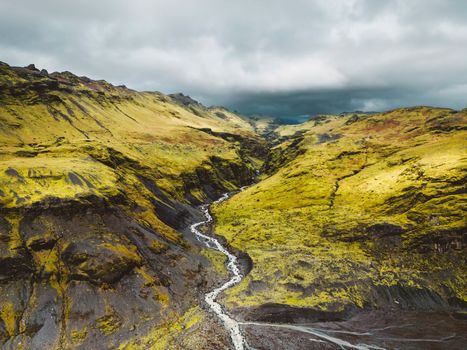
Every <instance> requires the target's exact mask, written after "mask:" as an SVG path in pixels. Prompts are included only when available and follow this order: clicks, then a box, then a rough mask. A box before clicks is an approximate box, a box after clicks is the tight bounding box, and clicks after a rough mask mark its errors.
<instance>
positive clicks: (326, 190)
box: [0, 63, 467, 350]
mask: <svg viewBox="0 0 467 350" xmlns="http://www.w3.org/2000/svg"><path fill="white" fill-rule="evenodd" d="M466 119H467V111H466V110H463V111H454V110H450V109H440V108H429V107H416V108H408V109H398V110H394V111H390V112H386V113H379V114H371V115H369V114H364V113H350V114H345V115H340V116H318V117H315V118H313V119H311V120H310V121H308V122H306V123H304V124H300V125H293V126H290V125H282V126H279V125H276V124H274V122H273V121H272V120H271V119H255V120H248V119H245V118H242V117H241V116H239V115H237V114H235V113H232V112H231V111H229V110H227V109H225V108H222V107H205V106H203V105H202V104H200V103H199V102H197V101H195V100H193V99H192V98H190V97H189V96H185V95H183V94H172V95H164V94H162V93H158V92H138V91H134V90H131V89H128V88H126V87H125V86H113V85H111V84H110V83H108V82H106V81H103V80H92V79H89V78H87V77H78V76H76V75H74V74H72V73H70V72H61V73H58V72H55V73H48V72H47V71H45V70H39V69H37V68H36V67H35V66H34V65H30V66H28V67H24V68H23V67H10V66H9V65H7V64H5V63H0V295H1V296H2V297H1V298H0V345H1V348H2V349H127V350H130V349H229V348H232V346H233V345H232V344H231V341H230V337H229V334H228V332H227V331H226V330H225V328H224V327H223V324H222V322H221V321H220V320H219V319H218V318H217V317H216V314H214V313H212V312H210V308H209V305H208V304H207V303H206V301H205V296H206V295H209V292H210V291H213V290H218V289H219V287H221V286H223V285H224V284H225V282H226V281H228V276H229V273H228V270H227V269H226V266H225V263H226V260H225V259H226V256H227V257H229V259H230V260H231V261H233V260H235V261H236V259H234V255H235V256H236V258H238V261H239V268H240V269H241V272H239V271H237V272H238V277H239V278H238V279H237V280H236V281H238V280H240V275H241V278H242V279H241V282H240V283H239V284H237V285H235V286H234V287H232V288H230V289H225V291H224V290H223V293H222V294H219V295H218V296H217V294H216V297H217V302H219V303H221V304H222V308H223V311H222V312H220V313H219V314H224V313H225V314H226V315H227V313H228V314H229V315H231V316H232V317H233V319H234V320H235V322H234V324H237V322H238V325H239V326H240V330H241V333H242V334H241V339H243V340H244V344H243V345H245V347H246V346H247V344H248V345H249V346H251V347H253V348H255V349H285V348H287V349H303V348H311V349H312V348H316V349H334V348H339V347H340V348H342V347H344V348H347V347H348V348H357V349H372V348H373V349H376V348H378V347H379V348H407V349H409V348H410V349H412V348H413V349H422V348H426V347H423V346H424V345H423V344H425V343H424V342H426V341H428V344H429V348H430V349H431V348H433V349H436V348H440V349H441V348H446V346H448V347H449V348H451V349H456V348H459V349H460V348H462V347H463V346H464V345H465V344H466V340H465V334H466V332H467V328H466V327H467V326H466V321H465V306H466V302H467V295H466V279H465V278H466V270H465V266H466V261H465V259H466V258H465V257H466V254H465V253H466V251H465V244H466V240H465V237H466V236H465V219H464V216H465V215H464V205H465V165H466V162H465V137H466V135H467V133H466V130H465V125H466ZM245 185H252V186H250V187H248V189H246V190H245V191H242V192H241V193H238V194H235V195H233V196H232V197H231V199H229V200H226V201H224V202H222V203H218V204H214V205H213V206H212V215H213V217H214V219H215V221H214V230H212V226H209V225H205V226H206V227H202V228H201V227H200V230H202V233H201V232H198V236H201V235H203V234H206V235H214V234H217V235H218V236H216V237H217V238H216V239H215V240H214V239H213V240H212V241H211V242H218V244H219V247H222V249H220V250H221V252H219V251H216V250H212V249H209V248H208V247H206V246H205V245H204V244H202V242H198V241H197V239H196V235H194V234H193V233H194V232H193V230H191V231H190V225H193V224H194V223H196V222H198V223H202V222H203V220H206V217H205V215H206V212H204V213H203V211H202V210H201V209H200V208H199V206H200V205H201V204H204V203H209V202H212V201H214V200H216V199H217V198H219V197H221V195H222V194H224V193H226V192H230V193H235V192H237V191H238V190H239V189H240V188H241V187H242V186H245ZM210 223H211V222H210ZM191 227H193V226H191ZM196 227H198V226H196ZM200 234H201V235H200ZM219 242H220V243H219ZM222 251H223V253H222ZM226 253H228V254H226ZM229 254H234V255H231V256H229ZM230 270H232V268H230ZM235 283H237V282H235ZM211 306H212V304H211ZM414 324H415V325H416V326H414ZM417 325H419V326H420V327H422V329H423V333H421V332H420V327H417ZM398 326H403V327H400V328H401V330H399V331H397V329H398V328H397V327H398ZM236 327H237V326H236ZM235 329H237V328H235ZM368 337H370V338H371V341H369V339H368ZM420 339H422V340H420ZM243 340H242V341H243ZM240 343H241V342H240ZM370 343H371V344H374V346H375V347H368V346H370V345H368V346H367V345H356V344H370ZM243 345H238V346H243ZM358 346H360V347H358ZM365 346H367V347H365ZM372 346H373V345H372Z"/></svg>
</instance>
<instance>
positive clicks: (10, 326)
mask: <svg viewBox="0 0 467 350" xmlns="http://www.w3.org/2000/svg"><path fill="white" fill-rule="evenodd" d="M0 317H1V318H2V321H3V324H4V325H5V330H6V332H7V333H8V335H9V336H10V337H13V336H14V335H15V334H16V327H17V313H16V310H15V306H14V305H13V303H11V302H5V303H3V305H2V307H1V309H0Z"/></svg>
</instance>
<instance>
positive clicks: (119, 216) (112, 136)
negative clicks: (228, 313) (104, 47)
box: [0, 64, 263, 348]
mask: <svg viewBox="0 0 467 350" xmlns="http://www.w3.org/2000/svg"><path fill="white" fill-rule="evenodd" d="M229 135H236V137H235V138H232V137H230V136H229ZM254 147H263V146H262V141H261V140H260V139H259V137H258V136H257V135H256V134H255V133H254V132H253V129H252V127H251V126H250V125H249V124H248V123H247V122H245V121H244V120H243V119H242V118H240V117H239V116H237V115H236V114H234V113H232V112H229V111H227V110H225V109H223V108H220V107H214V108H206V107H204V106H202V105H196V107H193V106H191V105H181V104H180V103H178V101H176V100H175V99H174V98H172V97H169V96H165V95H163V94H161V93H155V92H136V91H133V90H130V89H127V88H125V87H115V86H112V85H110V84H108V83H106V82H105V81H94V80H90V79H88V78H85V77H77V76H75V75H73V74H72V73H69V72H63V73H53V74H43V73H40V72H38V71H36V70H34V69H25V68H16V67H9V66H8V65H5V64H0V210H1V211H2V216H1V220H0V236H1V241H0V262H1V263H2V264H1V265H2V266H3V267H2V268H0V275H1V279H2V283H0V293H1V294H2V295H4V299H3V300H2V301H1V302H0V310H3V311H2V313H1V315H0V316H1V322H2V323H1V326H0V340H1V342H2V343H3V342H5V341H10V342H19V341H23V344H25V345H24V346H28V344H29V345H31V344H33V342H34V341H35V340H34V337H35V336H36V334H39V333H38V331H39V330H40V329H41V328H42V327H45V326H44V325H45V322H50V321H49V317H48V318H44V317H45V316H43V315H50V313H51V312H52V311H51V308H53V310H54V311H53V312H54V314H56V315H57V316H56V317H55V318H54V321H53V322H54V323H53V325H48V326H47V327H51V328H52V329H53V330H54V332H55V333H54V334H55V336H51V337H50V341H51V342H52V343H53V344H59V343H61V344H66V345H65V346H70V347H74V346H78V345H79V346H82V347H90V346H91V347H95V346H98V347H103V348H106V347H108V346H110V345H109V344H116V339H121V337H122V334H126V336H125V337H126V339H127V340H129V339H130V338H131V335H132V334H134V333H135V331H136V328H140V327H141V329H148V328H151V329H154V330H156V329H159V328H160V329H161V332H162V330H164V329H166V328H167V327H170V325H171V324H172V323H174V322H175V321H174V320H175V318H176V316H177V315H183V314H184V313H185V312H186V311H187V310H189V309H190V308H191V307H192V306H193V305H194V304H196V303H198V300H197V293H198V292H197V289H196V288H197V286H201V285H203V283H206V281H203V278H204V277H203V276H205V273H204V272H203V269H204V267H202V266H201V265H199V264H200V262H199V258H198V257H197V255H196V254H197V249H196V248H194V247H192V246H191V245H190V244H189V243H187V242H185V241H184V240H183V237H182V235H181V234H180V232H178V231H177V230H176V229H175V228H178V225H184V224H186V223H187V220H189V219H190V217H189V215H190V212H189V210H190V208H189V207H188V205H189V204H197V203H200V202H203V201H206V200H207V199H208V198H214V197H216V196H218V195H219V194H220V193H221V192H223V191H226V190H234V189H237V188H238V187H239V186H241V185H243V184H246V183H247V182H249V181H251V175H252V174H253V170H254V169H255V168H257V167H260V166H261V160H259V159H255V158H254V157H252V156H251V152H245V149H247V150H248V149H250V148H251V149H253V148H254ZM3 218H5V220H3ZM4 221H5V222H4ZM37 315H39V316H37ZM177 317H178V316H177ZM193 319H194V320H197V318H196V317H195V318H193ZM19 325H21V327H22V328H21V327H20V326H19ZM20 328H21V329H20ZM23 334H25V335H27V337H28V339H27V340H22V337H23ZM52 343H51V344H52ZM15 344H16V343H15ZM96 344H98V345H96ZM31 346H32V345H31ZM54 346H55V345H51V347H54Z"/></svg>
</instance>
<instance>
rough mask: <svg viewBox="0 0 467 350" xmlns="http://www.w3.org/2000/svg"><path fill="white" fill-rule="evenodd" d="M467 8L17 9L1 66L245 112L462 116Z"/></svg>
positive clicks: (367, 2) (214, 4) (269, 0)
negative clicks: (419, 111)
mask: <svg viewBox="0 0 467 350" xmlns="http://www.w3.org/2000/svg"><path fill="white" fill-rule="evenodd" d="M465 18H467V3H465V2H463V1H456V0H425V1H422V0H412V1H402V0H387V1H374V0H328V1H316V0H315V1H313V0H291V1H287V2H284V1H281V0H256V1H251V0H237V1H230V2H227V1H218V0H197V1H194V0H173V1H171V2H168V1H162V0H133V1H131V2H128V1H124V0H100V1H90V0H81V1H75V2H64V1H60V0H42V1H34V0H17V1H15V2H6V1H4V2H1V3H0V53H1V57H0V60H3V61H6V62H7V63H10V64H14V65H27V64H29V63H33V62H34V63H35V64H36V65H37V66H40V67H41V68H42V67H43V68H46V69H48V70H50V71H53V70H70V71H73V72H75V73H76V74H79V75H88V76H90V77H93V78H104V79H107V80H109V81H111V82H113V83H116V84H126V85H127V86H130V87H133V88H136V89H143V90H159V91H163V92H167V93H169V92H175V91H183V92H185V93H188V94H190V95H192V96H194V97H196V98H199V99H201V100H202V101H203V102H205V103H208V104H226V105H227V106H230V107H232V108H236V109H238V110H239V111H242V112H245V113H264V112H268V113H270V114H274V115H290V116H292V115H302V114H307V113H325V112H335V111H343V110H351V109H368V110H370V109H386V108H392V107H397V106H401V105H415V104H431V105H444V106H451V107H454V108H461V107H465V102H464V97H465V86H466V84H467V25H466V24H465Z"/></svg>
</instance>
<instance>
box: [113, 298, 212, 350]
mask: <svg viewBox="0 0 467 350" xmlns="http://www.w3.org/2000/svg"><path fill="white" fill-rule="evenodd" d="M205 317H206V314H205V311H204V310H202V309H200V308H199V307H193V308H191V309H189V310H188V311H187V312H186V313H185V314H183V315H181V316H176V315H174V316H173V317H172V319H170V320H168V321H167V322H166V324H165V325H163V326H161V327H157V328H154V329H152V330H151V331H150V332H148V333H147V335H145V336H143V337H140V338H139V339H135V340H132V341H125V342H122V343H121V344H119V346H118V349H119V350H139V349H141V350H142V349H148V350H149V349H150V350H165V349H187V348H191V349H194V348H196V347H191V346H192V345H193V343H191V344H190V342H196V341H200V340H201V339H199V337H198V336H196V335H194V334H193V329H192V328H196V327H199V325H200V324H201V323H202V322H203V319H204V318H205ZM193 337H194V339H192V338H193ZM196 338H198V339H196Z"/></svg>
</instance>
